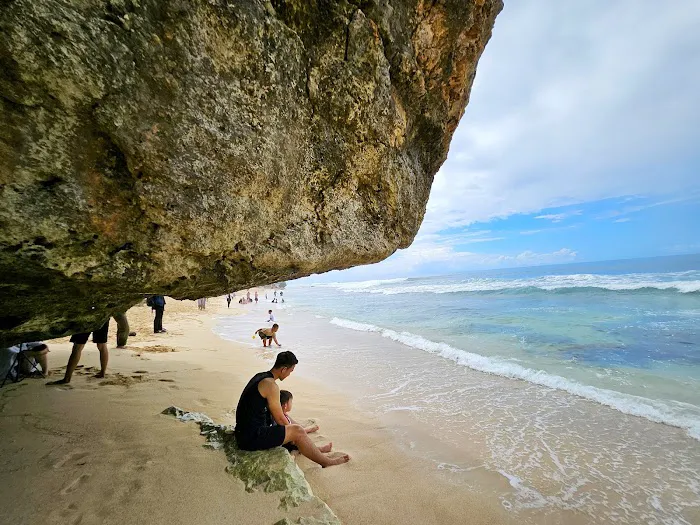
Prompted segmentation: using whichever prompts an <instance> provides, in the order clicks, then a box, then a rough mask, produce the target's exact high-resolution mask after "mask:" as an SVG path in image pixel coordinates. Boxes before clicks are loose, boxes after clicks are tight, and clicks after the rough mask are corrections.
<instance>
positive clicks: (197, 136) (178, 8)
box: [0, 0, 502, 344]
mask: <svg viewBox="0 0 700 525" xmlns="http://www.w3.org/2000/svg"><path fill="white" fill-rule="evenodd" d="M501 8H502V2H501V0H266V1H263V0H236V1H231V0H188V1H185V0H171V1H167V2H164V1H162V0H0V275H1V276H2V277H1V278H0V344H1V343H3V342H4V343H9V342H13V341H19V340H28V339H35V338H40V337H56V336H59V335H63V334H66V333H70V332H71V331H76V330H82V329H85V328H93V327H96V326H99V325H100V323H101V321H103V320H104V319H106V318H107V317H108V316H109V315H110V313H112V312H114V311H124V310H125V309H126V308H127V307H128V306H130V305H132V304H134V303H135V302H136V301H137V300H138V298H139V296H140V295H139V294H142V293H155V292H157V293H163V294H165V295H170V296H172V297H176V298H196V297H201V296H211V295H214V294H220V293H223V292H226V291H230V290H232V289H241V288H246V287H249V286H252V285H263V284H267V283H273V282H276V281H280V280H285V279H293V278H296V277H300V276H304V275H308V274H311V273H314V272H323V271H327V270H331V269H338V268H347V267H350V266H353V265H358V264H365V263H371V262H376V261H379V260H381V259H384V258H385V257H387V256H389V255H390V254H391V253H393V252H394V251H395V250H396V249H397V248H401V247H406V246H408V245H409V244H410V243H411V241H412V240H413V237H414V236H415V234H416V232H417V230H418V227H419V225H420V223H421V220H422V218H423V214H424V211H425V204H426V202H427V199H428V194H429V190H430V186H431V183H432V180H433V176H434V174H435V173H436V172H437V170H438V168H439V167H440V165H441V164H442V162H443V161H444V160H445V158H446V155H447V151H448V147H449V143H450V140H451V137H452V133H453V132H454V130H455V128H456V126H457V123H458V122H459V119H460V117H461V116H462V114H463V112H464V108H465V106H466V104H467V101H468V98H469V90H470V88H471V84H472V81H473V78H474V74H475V68H476V64H477V61H478V59H479V57H480V55H481V53H482V51H483V49H484V46H485V44H486V42H487V41H488V39H489V37H490V34H491V28H492V26H493V23H494V20H495V17H496V15H497V13H498V12H499V11H500V9H501Z"/></svg>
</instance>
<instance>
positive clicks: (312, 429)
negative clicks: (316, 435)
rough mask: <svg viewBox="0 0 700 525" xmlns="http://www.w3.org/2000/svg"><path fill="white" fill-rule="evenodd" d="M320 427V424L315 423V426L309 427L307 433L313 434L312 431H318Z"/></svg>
mask: <svg viewBox="0 0 700 525" xmlns="http://www.w3.org/2000/svg"><path fill="white" fill-rule="evenodd" d="M318 428H319V426H318V425H314V426H312V427H309V428H308V429H307V431H306V433H307V434H311V433H312V432H316V431H317V430H318Z"/></svg>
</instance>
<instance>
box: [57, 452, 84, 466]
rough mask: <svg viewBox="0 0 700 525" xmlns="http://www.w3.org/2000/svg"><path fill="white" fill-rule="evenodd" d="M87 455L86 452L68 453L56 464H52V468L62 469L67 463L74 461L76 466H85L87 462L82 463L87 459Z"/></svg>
mask: <svg viewBox="0 0 700 525" xmlns="http://www.w3.org/2000/svg"><path fill="white" fill-rule="evenodd" d="M87 455H88V453H87V452H82V451H79V450H74V451H73V452H69V453H68V454H66V455H65V456H63V457H62V458H61V459H60V460H58V462H57V463H56V464H54V466H53V468H62V467H63V466H64V465H65V464H66V463H68V462H69V461H75V462H76V465H85V463H87V461H82V460H83V459H84V458H85V457H87Z"/></svg>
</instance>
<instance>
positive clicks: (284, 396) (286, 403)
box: [280, 390, 318, 434]
mask: <svg viewBox="0 0 700 525" xmlns="http://www.w3.org/2000/svg"><path fill="white" fill-rule="evenodd" d="M292 401H294V397H293V396H292V393H291V392H290V391H289V390H280V405H282V412H284V417H286V418H287V421H289V424H290V425H298V424H299V423H297V422H296V421H294V420H293V419H292V418H291V417H290V416H289V412H291V411H292ZM304 430H305V431H306V433H307V434H311V433H312V432H316V431H317V430H318V425H311V426H310V427H304Z"/></svg>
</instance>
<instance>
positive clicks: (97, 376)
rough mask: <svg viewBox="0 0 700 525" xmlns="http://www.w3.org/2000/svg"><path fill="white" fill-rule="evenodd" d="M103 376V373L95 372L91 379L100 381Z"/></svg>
mask: <svg viewBox="0 0 700 525" xmlns="http://www.w3.org/2000/svg"><path fill="white" fill-rule="evenodd" d="M104 376H105V373H104V372H97V373H96V374H95V375H94V376H93V377H96V378H97V379H102V378H103V377H104Z"/></svg>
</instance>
